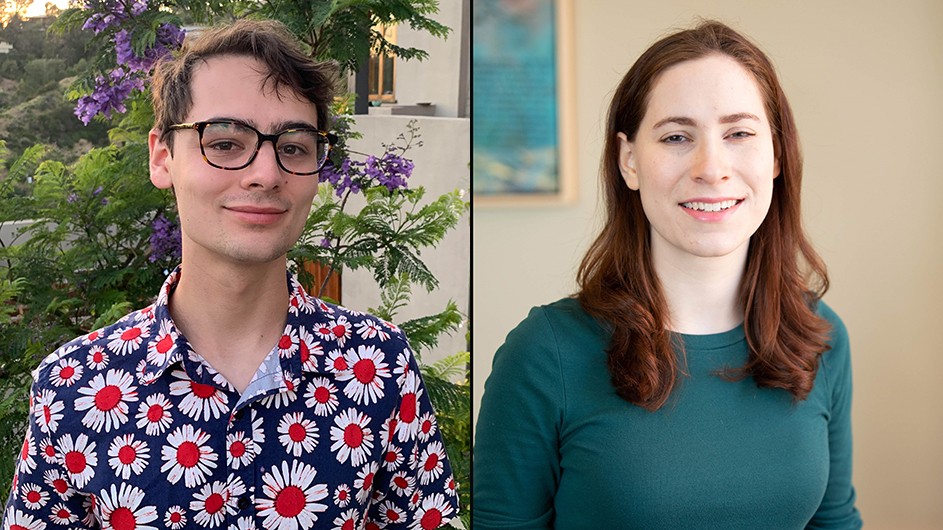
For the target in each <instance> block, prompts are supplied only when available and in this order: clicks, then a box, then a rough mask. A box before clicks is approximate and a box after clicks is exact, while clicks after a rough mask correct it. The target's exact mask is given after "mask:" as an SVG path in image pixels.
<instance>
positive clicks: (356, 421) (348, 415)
mask: <svg viewBox="0 0 943 530" xmlns="http://www.w3.org/2000/svg"><path fill="white" fill-rule="evenodd" d="M369 425H370V417H369V416H367V415H366V414H364V413H362V412H359V411H358V410H357V409H355V408H349V409H347V410H346V411H344V412H341V413H340V414H338V415H337V416H336V417H335V418H334V426H333V427H331V441H333V442H334V443H333V444H332V445H331V451H333V452H335V453H336V455H335V456H336V457H337V461H338V462H340V463H342V464H343V463H344V462H347V460H348V459H350V465H352V466H355V467H356V466H361V465H363V463H364V462H366V461H367V459H368V458H369V456H370V452H371V451H372V450H373V431H371V430H370V427H369Z"/></svg>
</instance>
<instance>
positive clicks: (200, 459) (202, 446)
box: [160, 424, 218, 488]
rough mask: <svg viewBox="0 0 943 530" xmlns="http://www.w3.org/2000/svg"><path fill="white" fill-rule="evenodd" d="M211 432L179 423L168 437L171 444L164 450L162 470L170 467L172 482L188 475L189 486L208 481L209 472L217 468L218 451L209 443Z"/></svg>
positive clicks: (185, 479) (170, 479)
mask: <svg viewBox="0 0 943 530" xmlns="http://www.w3.org/2000/svg"><path fill="white" fill-rule="evenodd" d="M209 440H210V435H209V434H207V433H205V432H203V431H202V430H200V429H194V428H193V425H189V424H187V425H182V426H180V427H177V428H176V429H175V430H174V431H173V432H172V433H171V434H170V436H168V437H167V442H168V445H165V446H164V447H163V448H162V450H161V458H162V459H163V460H164V465H163V466H161V468H160V470H161V472H167V471H169V472H170V473H168V475H167V480H168V481H169V482H170V483H171V484H176V483H177V482H179V481H180V477H183V478H184V483H185V484H186V485H187V487H188V488H192V487H194V486H199V485H200V484H203V483H204V482H206V475H207V474H209V473H210V470H211V469H215V468H216V459H217V458H218V456H217V454H216V453H214V452H213V449H212V447H210V446H209V443H208V442H209Z"/></svg>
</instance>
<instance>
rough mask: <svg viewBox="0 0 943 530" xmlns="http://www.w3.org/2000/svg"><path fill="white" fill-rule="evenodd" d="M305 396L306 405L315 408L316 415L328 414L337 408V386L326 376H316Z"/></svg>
mask: <svg viewBox="0 0 943 530" xmlns="http://www.w3.org/2000/svg"><path fill="white" fill-rule="evenodd" d="M304 397H305V406H306V407H308V408H309V409H314V415H315V416H328V415H330V414H333V413H334V411H335V410H337V404H338V400H337V387H336V386H334V383H332V382H331V380H330V379H328V378H326V377H315V378H314V379H313V380H312V381H311V384H309V385H308V391H307V392H305V395H304Z"/></svg>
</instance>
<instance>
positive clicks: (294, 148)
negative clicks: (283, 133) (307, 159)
mask: <svg viewBox="0 0 943 530" xmlns="http://www.w3.org/2000/svg"><path fill="white" fill-rule="evenodd" d="M278 148H279V150H280V151H281V153H282V154H283V155H288V156H304V155H306V154H308V150H307V149H305V147H304V146H303V145H296V144H289V145H280V146H278Z"/></svg>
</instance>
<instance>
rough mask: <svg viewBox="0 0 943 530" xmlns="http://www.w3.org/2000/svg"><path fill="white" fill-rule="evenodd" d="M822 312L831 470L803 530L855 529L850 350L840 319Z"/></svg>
mask: <svg viewBox="0 0 943 530" xmlns="http://www.w3.org/2000/svg"><path fill="white" fill-rule="evenodd" d="M822 312H823V316H825V317H826V318H827V319H828V320H829V322H830V323H831V324H832V340H831V343H830V345H831V349H830V350H829V351H827V352H825V354H823V355H822V359H821V362H820V367H819V369H820V370H824V372H825V373H824V375H825V378H826V380H827V381H828V384H829V388H830V390H831V399H832V408H831V416H830V417H829V420H828V449H829V464H830V467H829V474H828V485H827V488H826V490H825V496H824V497H823V498H822V502H821V504H820V505H819V508H818V510H817V511H816V512H815V515H814V516H813V517H812V520H811V521H809V524H808V525H806V528H807V529H809V530H857V529H859V528H861V526H862V522H861V515H860V514H859V512H858V509H857V508H856V507H855V488H854V486H853V485H852V480H851V469H852V459H851V445H852V444H851V441H852V436H851V386H852V385H851V349H850V345H849V341H848V331H847V330H846V329H845V325H844V323H842V321H841V319H840V318H839V317H838V316H837V315H836V314H835V313H834V312H832V311H831V309H829V308H828V307H827V306H823V310H822Z"/></svg>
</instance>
